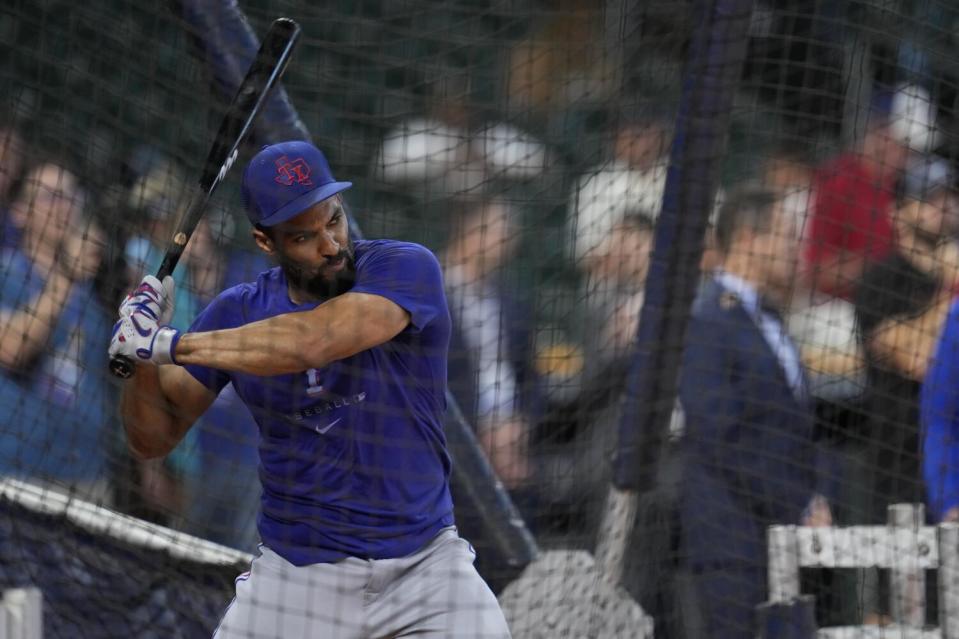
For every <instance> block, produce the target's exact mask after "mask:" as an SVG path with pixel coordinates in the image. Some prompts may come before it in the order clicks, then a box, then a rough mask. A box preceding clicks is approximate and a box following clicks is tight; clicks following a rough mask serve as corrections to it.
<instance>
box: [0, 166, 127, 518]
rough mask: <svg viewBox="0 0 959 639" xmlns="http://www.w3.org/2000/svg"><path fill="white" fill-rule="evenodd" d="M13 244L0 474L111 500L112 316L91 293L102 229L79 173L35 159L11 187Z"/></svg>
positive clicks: (1, 370)
mask: <svg viewBox="0 0 959 639" xmlns="http://www.w3.org/2000/svg"><path fill="white" fill-rule="evenodd" d="M12 193H13V197H12V201H11V206H10V215H11V220H12V222H13V224H14V225H15V227H16V229H17V230H18V232H19V238H20V239H19V243H18V245H17V246H16V247H11V248H6V249H3V250H2V252H0V282H2V288H3V290H2V293H0V414H3V416H4V420H5V423H6V424H7V425H8V429H7V431H6V433H5V436H4V437H3V438H2V441H0V472H2V473H3V474H6V475H13V476H19V477H31V478H35V479H42V480H49V481H54V482H56V483H57V484H60V485H64V484H65V485H67V486H69V487H71V488H72V489H74V490H76V491H77V492H78V493H80V494H81V495H82V496H83V497H84V498H87V499H90V500H93V501H101V502H102V501H108V500H109V482H108V479H107V478H108V473H107V463H108V455H109V452H110V451H111V450H112V449H114V446H112V445H111V442H112V441H113V439H114V438H115V435H114V433H115V431H114V430H112V428H111V424H112V422H113V414H114V399H113V397H112V395H111V393H110V390H111V389H110V387H109V385H108V384H107V382H106V375H107V373H106V361H105V360H104V358H103V350H102V349H103V344H104V343H105V341H106V340H108V339H109V336H110V325H111V322H110V316H109V315H107V314H106V313H105V312H104V309H102V308H100V306H99V305H98V304H96V303H95V302H94V301H93V300H95V299H96V296H95V294H94V291H93V290H92V286H91V281H92V279H93V277H94V275H95V272H96V270H97V267H98V265H99V263H100V259H101V253H102V249H103V247H102V235H101V232H100V230H99V229H98V228H97V227H96V226H95V225H94V224H93V222H92V221H91V220H90V219H89V218H88V217H87V216H86V215H85V211H84V206H85V198H86V194H85V193H84V192H83V190H82V188H81V186H80V184H79V180H78V178H77V175H76V173H74V172H73V171H72V170H70V169H69V168H68V167H67V164H66V163H65V162H64V161H63V160H61V159H59V158H56V157H54V156H42V157H38V158H34V159H32V160H31V161H30V162H29V165H28V169H27V170H26V172H25V174H24V176H23V179H22V180H21V181H19V182H18V183H17V184H16V185H15V186H14V188H13V190H12Z"/></svg>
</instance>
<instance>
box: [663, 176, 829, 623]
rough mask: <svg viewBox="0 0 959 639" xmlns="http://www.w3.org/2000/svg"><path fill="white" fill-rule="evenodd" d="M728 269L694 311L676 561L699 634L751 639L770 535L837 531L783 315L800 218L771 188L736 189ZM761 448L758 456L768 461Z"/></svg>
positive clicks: (728, 214)
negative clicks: (784, 527)
mask: <svg viewBox="0 0 959 639" xmlns="http://www.w3.org/2000/svg"><path fill="white" fill-rule="evenodd" d="M715 232H716V241H717V248H718V250H719V252H720V254H721V256H722V257H721V265H720V268H719V270H717V271H716V272H715V274H714V275H713V277H712V278H710V279H709V280H708V281H707V282H706V283H705V285H704V287H703V289H702V291H701V292H700V295H699V297H698V299H697V301H696V303H695V305H694V307H693V314H692V319H691V323H690V326H689V331H688V333H687V343H686V349H685V353H684V357H683V363H682V371H681V376H680V386H679V389H680V401H681V403H682V407H683V410H684V412H685V435H684V437H683V438H682V439H680V440H679V442H678V450H677V452H676V454H677V455H678V457H679V459H680V460H681V461H680V466H681V469H682V470H681V480H680V482H679V491H680V493H679V500H680V503H679V518H680V529H681V542H680V544H681V547H680V551H679V556H680V557H681V561H682V563H683V567H684V569H685V570H686V571H688V574H689V578H690V580H691V583H692V595H693V597H694V598H695V602H685V604H684V608H683V609H685V606H687V605H695V606H696V607H697V608H698V609H699V610H700V611H701V618H702V623H703V626H704V627H702V628H696V629H691V630H692V632H693V634H692V636H703V637H711V638H720V639H727V638H734V637H737V638H738V637H742V638H743V639H745V638H751V637H753V636H754V635H755V630H756V628H755V625H754V608H755V606H756V605H758V604H759V603H761V602H763V601H765V599H766V529H767V527H768V526H770V525H772V524H792V523H800V522H804V523H805V524H807V525H829V524H830V523H831V520H832V518H831V513H830V510H829V506H828V504H827V502H826V500H825V499H824V498H823V497H821V496H818V495H816V488H817V484H816V473H815V470H814V469H815V465H816V461H817V455H816V453H815V449H814V445H813V441H812V436H813V419H812V417H813V416H812V412H811V408H810V406H809V404H808V395H807V389H806V383H805V379H804V375H803V371H802V366H801V363H800V360H799V355H798V352H797V350H796V347H795V345H794V344H793V343H792V340H791V339H790V338H789V337H788V336H787V334H786V333H785V329H784V326H783V324H782V321H781V319H780V316H779V310H780V309H782V308H783V307H784V304H785V302H786V300H787V299H788V298H787V297H786V295H788V291H789V289H790V287H791V286H792V283H793V279H794V277H795V270H796V263H797V259H798V229H797V228H796V220H795V216H794V215H791V214H790V213H789V212H787V211H786V210H785V209H784V207H783V204H782V198H781V196H779V195H777V194H775V193H774V192H770V191H766V190H755V189H749V190H743V191H740V192H736V193H733V194H731V195H730V196H729V197H728V199H727V200H726V202H725V203H724V204H723V207H722V209H721V210H720V213H719V216H718V219H717V222H716V229H715ZM760 453H761V454H760Z"/></svg>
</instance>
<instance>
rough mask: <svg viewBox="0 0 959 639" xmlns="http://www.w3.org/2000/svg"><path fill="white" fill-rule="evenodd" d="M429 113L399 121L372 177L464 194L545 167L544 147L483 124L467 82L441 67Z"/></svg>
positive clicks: (510, 129)
mask: <svg viewBox="0 0 959 639" xmlns="http://www.w3.org/2000/svg"><path fill="white" fill-rule="evenodd" d="M438 73H440V74H441V75H440V76H439V77H438V78H437V79H436V80H435V81H434V82H433V89H432V95H431V96H430V98H429V99H430V110H429V112H428V113H427V114H426V115H424V116H423V117H415V118H410V119H407V120H404V121H402V122H400V123H399V124H398V125H397V126H396V127H395V128H393V129H392V130H391V131H390V132H388V133H387V134H386V136H385V137H384V139H383V143H382V145H381V147H380V150H379V153H378V156H377V159H376V165H375V167H374V170H375V174H376V176H377V177H378V178H379V179H381V180H383V181H385V182H389V183H392V184H397V185H402V186H415V187H419V188H421V189H422V188H425V189H427V192H428V194H430V195H433V196H435V195H438V194H439V195H442V194H445V195H456V194H463V193H469V192H471V191H474V190H475V189H477V188H479V187H480V186H481V185H482V184H484V183H486V182H488V181H489V180H492V179H528V178H533V177H536V176H538V175H540V174H542V173H543V172H544V171H545V170H546V168H547V162H548V161H549V158H548V157H547V152H546V147H545V146H544V145H543V144H542V143H541V142H539V141H538V140H536V139H535V138H534V137H533V136H531V135H530V134H528V133H525V132H523V131H521V130H520V129H518V128H516V127H515V126H513V125H511V124H507V123H505V122H498V121H494V120H487V119H485V118H482V117H481V116H480V114H479V113H478V111H477V110H476V109H475V108H473V107H472V106H471V105H470V103H469V90H470V83H469V78H468V77H467V76H466V74H465V73H464V72H462V71H456V70H451V69H446V71H445V73H443V72H442V71H440V72H438Z"/></svg>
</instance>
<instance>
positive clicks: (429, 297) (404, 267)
mask: <svg viewBox="0 0 959 639" xmlns="http://www.w3.org/2000/svg"><path fill="white" fill-rule="evenodd" d="M351 291H352V292H354V293H367V294H370V295H379V296H380V297H385V298H386V299H388V300H390V301H391V302H393V303H394V304H396V305H397V306H399V307H400V308H402V309H404V310H405V311H406V312H407V313H409V314H410V325H411V326H412V327H413V329H414V330H415V331H422V330H423V329H424V328H426V327H427V326H429V325H430V324H431V323H432V322H433V321H435V320H436V319H437V318H438V317H441V316H442V314H445V313H447V312H448V311H447V306H446V294H445V293H444V292H443V276H442V273H441V271H440V265H439V262H438V261H437V259H436V256H435V255H433V253H431V252H430V251H429V250H428V249H426V248H424V247H422V246H420V245H418V244H410V243H396V244H389V245H385V246H380V247H376V248H374V249H373V250H371V251H370V252H368V253H367V254H365V255H363V257H362V258H360V260H359V262H358V264H357V275H356V284H354V286H353V288H352V289H351Z"/></svg>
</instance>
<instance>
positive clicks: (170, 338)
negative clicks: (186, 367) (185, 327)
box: [150, 326, 180, 366]
mask: <svg viewBox="0 0 959 639" xmlns="http://www.w3.org/2000/svg"><path fill="white" fill-rule="evenodd" d="M179 341H180V331H178V330H177V329H175V328H173V327H172V326H161V327H160V328H158V329H157V332H156V337H155V338H154V339H153V355H152V357H151V358H150V359H151V360H152V361H153V363H155V364H158V365H163V364H173V365H175V366H179V365H180V364H179V362H177V361H176V346H177V344H178V343H179Z"/></svg>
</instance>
